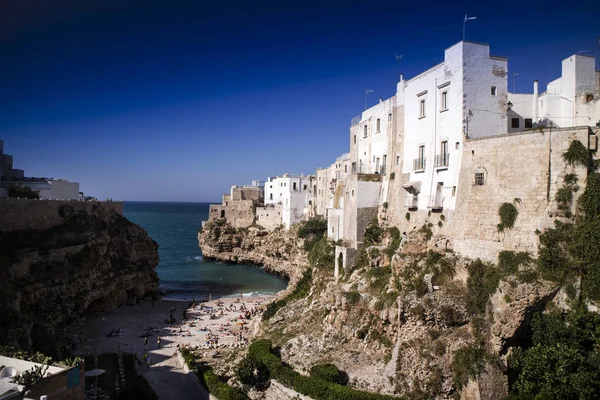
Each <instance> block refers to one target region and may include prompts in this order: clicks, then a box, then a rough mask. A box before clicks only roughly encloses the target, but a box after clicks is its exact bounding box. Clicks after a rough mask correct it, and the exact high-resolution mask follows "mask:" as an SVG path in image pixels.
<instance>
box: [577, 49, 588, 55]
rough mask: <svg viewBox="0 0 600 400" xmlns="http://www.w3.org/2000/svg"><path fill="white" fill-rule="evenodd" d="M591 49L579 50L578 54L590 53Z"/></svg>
mask: <svg viewBox="0 0 600 400" xmlns="http://www.w3.org/2000/svg"><path fill="white" fill-rule="evenodd" d="M589 52H590V51H589V50H579V51H577V54H583V53H589Z"/></svg>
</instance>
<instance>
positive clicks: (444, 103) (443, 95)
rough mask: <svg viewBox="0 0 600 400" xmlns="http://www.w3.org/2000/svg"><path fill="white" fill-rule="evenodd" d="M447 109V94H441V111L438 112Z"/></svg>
mask: <svg viewBox="0 0 600 400" xmlns="http://www.w3.org/2000/svg"><path fill="white" fill-rule="evenodd" d="M447 109H448V92H442V109H441V110H440V111H446V110H447Z"/></svg>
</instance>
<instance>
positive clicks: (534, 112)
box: [533, 79, 539, 123]
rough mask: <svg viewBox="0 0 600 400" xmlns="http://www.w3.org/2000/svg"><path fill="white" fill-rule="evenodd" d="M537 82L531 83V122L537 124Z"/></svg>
mask: <svg viewBox="0 0 600 400" xmlns="http://www.w3.org/2000/svg"><path fill="white" fill-rule="evenodd" d="M538 114H539V110H538V81H537V79H536V80H535V81H533V122H534V123H537V122H538Z"/></svg>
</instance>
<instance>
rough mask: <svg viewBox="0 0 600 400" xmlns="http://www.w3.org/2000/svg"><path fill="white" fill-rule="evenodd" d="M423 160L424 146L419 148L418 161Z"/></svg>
mask: <svg viewBox="0 0 600 400" xmlns="http://www.w3.org/2000/svg"><path fill="white" fill-rule="evenodd" d="M424 158H425V145H422V146H419V160H422V159H424Z"/></svg>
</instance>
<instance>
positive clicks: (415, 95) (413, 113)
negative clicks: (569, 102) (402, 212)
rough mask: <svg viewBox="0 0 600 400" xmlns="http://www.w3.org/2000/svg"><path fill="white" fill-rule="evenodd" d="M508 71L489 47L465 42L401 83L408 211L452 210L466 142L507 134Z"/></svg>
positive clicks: (398, 91)
mask: <svg viewBox="0 0 600 400" xmlns="http://www.w3.org/2000/svg"><path fill="white" fill-rule="evenodd" d="M507 73H508V66H507V59H506V58H504V57H496V56H491V55H490V49H489V46H488V45H486V44H480V43H473V42H465V41H462V42H459V43H457V44H455V45H453V46H451V47H449V48H447V49H446V50H445V52H444V61H443V62H442V63H440V64H438V65H436V66H434V67H432V68H430V69H429V70H427V71H425V72H423V73H421V74H419V75H417V76H415V77H414V78H412V79H409V80H406V81H405V80H404V79H402V80H401V81H400V82H399V83H398V90H397V93H396V98H397V100H396V101H397V103H398V105H399V106H403V109H404V127H403V133H404V152H403V154H402V159H403V163H402V173H403V174H410V177H409V182H408V183H406V184H405V185H404V188H405V189H406V191H407V199H406V206H407V207H408V208H409V209H434V210H435V209H438V210H439V209H454V207H455V204H456V187H457V185H458V174H459V170H460V162H461V160H460V157H461V151H462V150H461V148H462V143H463V138H464V137H467V138H479V137H485V136H493V135H500V134H505V133H506V120H507V116H506V113H507V108H506V104H507Z"/></svg>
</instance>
